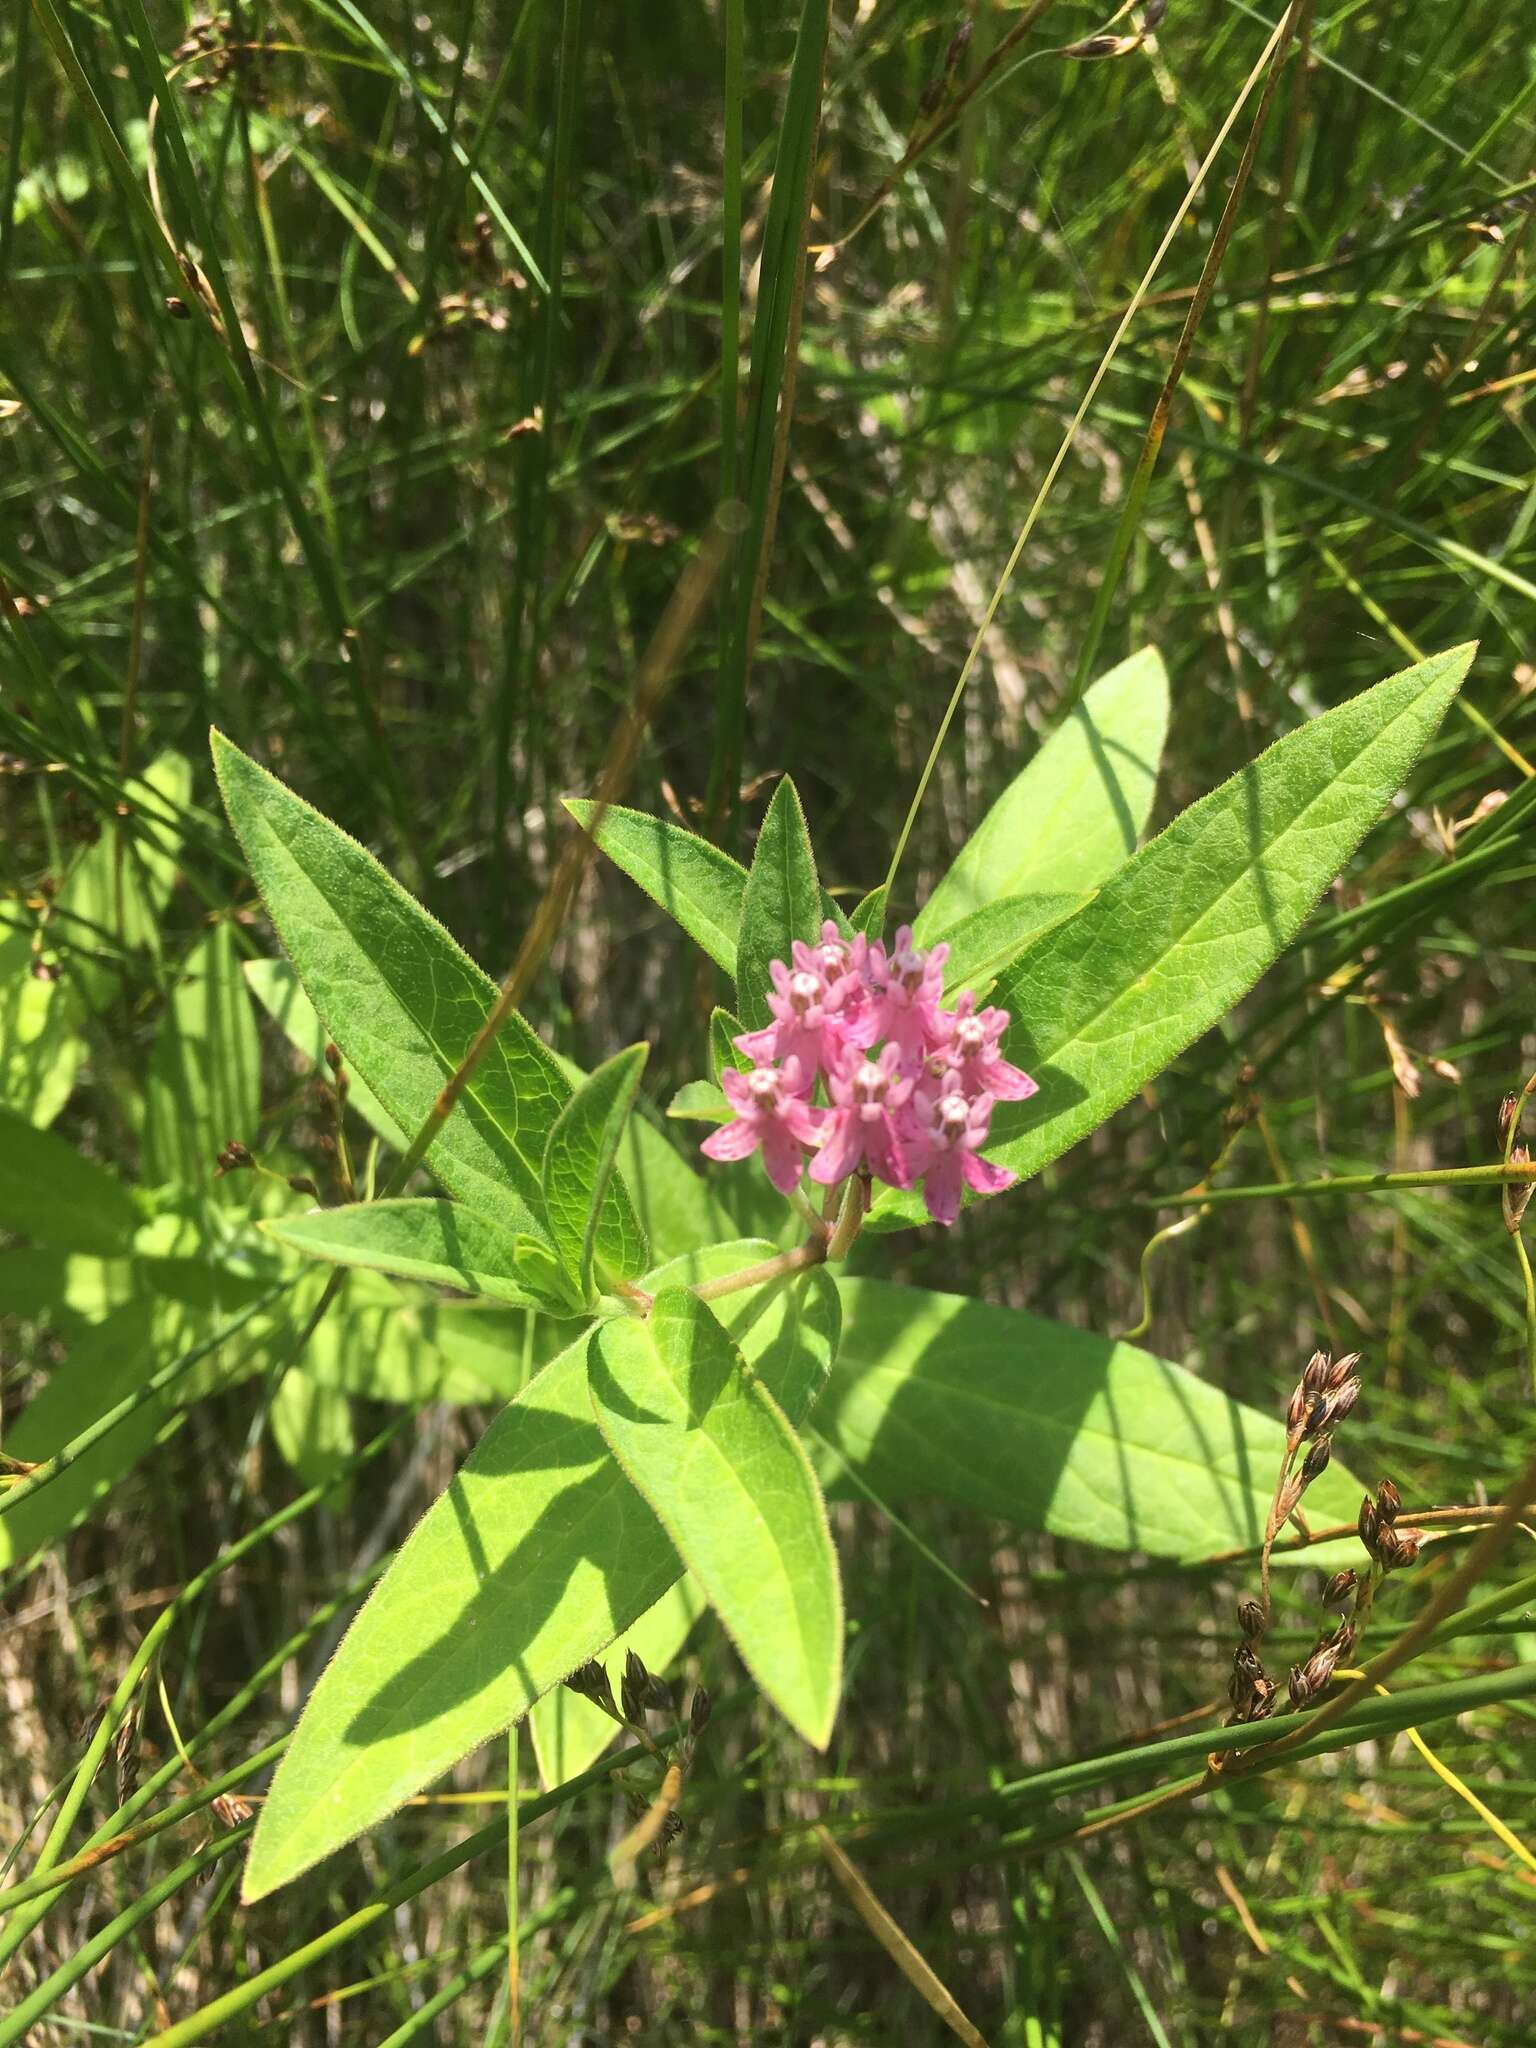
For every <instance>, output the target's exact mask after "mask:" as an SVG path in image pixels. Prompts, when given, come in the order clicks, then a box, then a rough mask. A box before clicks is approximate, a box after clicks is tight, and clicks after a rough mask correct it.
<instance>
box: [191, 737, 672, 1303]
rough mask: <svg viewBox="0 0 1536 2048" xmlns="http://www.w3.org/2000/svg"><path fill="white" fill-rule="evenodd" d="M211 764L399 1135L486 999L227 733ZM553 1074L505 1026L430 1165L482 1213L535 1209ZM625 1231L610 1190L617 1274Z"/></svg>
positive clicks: (296, 944)
mask: <svg viewBox="0 0 1536 2048" xmlns="http://www.w3.org/2000/svg"><path fill="white" fill-rule="evenodd" d="M213 758H214V766H215V768H216V770H217V772H218V776H219V786H220V788H221V789H222V791H223V793H224V802H225V806H226V808H227V809H228V811H229V815H230V819H231V822H232V823H233V825H234V827H235V831H236V833H237V834H238V836H239V839H240V843H241V845H242V846H243V847H244V849H245V855H246V859H247V861H248V862H249V864H250V869H251V875H252V878H253V879H254V881H255V883H256V886H257V887H258V888H259V889H260V890H261V893H262V898H263V900H264V902H265V903H266V906H267V909H268V910H269V912H270V913H271V916H272V922H273V923H274V924H275V925H276V926H277V930H278V934H279V936H280V937H281V939H282V941H283V944H284V945H285V946H286V947H287V949H288V954H289V957H290V959H291V960H292V961H293V964H294V967H295V968H296V970H297V972H298V976H299V979H300V981H301V982H302V983H303V984H304V987H305V990H306V991H307V993H308V995H309V998H310V1000H311V1002H312V1003H313V1004H314V1006H315V1009H316V1011H317V1012H318V1014H319V1016H320V1018H321V1020H322V1021H323V1023H324V1024H325V1026H326V1029H327V1030H328V1032H329V1033H330V1035H331V1037H332V1038H334V1039H335V1041H336V1043H337V1044H338V1045H339V1046H340V1047H341V1050H342V1052H343V1053H344V1054H345V1056H346V1058H347V1060H348V1062H349V1063H350V1064H351V1065H353V1066H355V1067H356V1068H357V1070H358V1072H359V1073H360V1074H361V1075H362V1077H363V1079H364V1080H365V1081H366V1082H367V1083H368V1085H369V1087H370V1088H372V1090H373V1092H374V1093H375V1095H377V1096H378V1098H379V1100H380V1102H381V1103H383V1105H384V1107H385V1109H386V1110H387V1111H388V1113H389V1114H390V1116H391V1117H393V1118H394V1120H395V1122H396V1123H397V1124H399V1125H400V1126H401V1127H402V1129H407V1130H410V1131H412V1132H414V1131H416V1130H417V1129H419V1128H420V1126H421V1125H422V1124H423V1123H424V1122H425V1120H426V1118H427V1115H428V1113H429V1111H430V1110H431V1108H432V1105H433V1103H434V1102H435V1101H436V1100H437V1097H438V1095H439V1093H440V1092H441V1090H442V1086H443V1083H444V1082H445V1081H446V1080H447V1079H448V1077H449V1075H450V1074H452V1073H453V1072H454V1071H455V1069H456V1068H457V1067H458V1065H459V1063H460V1062H461V1061H462V1059H463V1057H464V1055H465V1053H466V1052H468V1050H469V1047H470V1045H471V1043H472V1041H473V1039H474V1037H475V1034H476V1032H477V1031H478V1030H479V1028H480V1026H481V1024H482V1023H483V1022H484V1021H485V1017H486V1014H487V1012H488V1011H489V1009H490V1007H491V1004H492V1003H493V1001H494V1000H495V995H496V990H495V986H494V984H493V983H492V982H491V981H490V979H489V977H488V976H486V975H485V974H483V973H482V972H481V971H480V969H479V968H478V967H477V966H476V965H475V963H474V962H473V961H472V960H471V959H470V958H469V956H468V954H467V953H465V952H463V951H462V950H461V949H460V948H459V947H458V946H457V945H456V944H455V943H454V941H453V940H452V939H451V938H450V937H449V936H448V934H447V932H445V931H444V930H443V928H442V926H441V925H440V924H439V923H438V922H437V921H436V919H435V918H433V917H430V916H429V915H428V914H427V912H426V911H425V910H423V909H422V907H421V905H420V904H419V903H417V902H415V901H414V900H413V899H412V898H411V897H410V896H408V895H407V894H406V892H405V890H404V889H402V888H401V887H400V885H399V883H398V882H396V881H395V880H394V879H393V877H392V876H390V875H388V874H386V873H385V871H384V869H383V868H382V867H380V865H379V863H378V862H377V861H376V860H375V859H374V858H373V856H372V854H370V853H368V852H366V851H365V850H364V849H363V848H362V847H361V846H359V845H358V843H357V841H356V840H355V839H352V838H351V837H349V835H348V834H347V833H345V832H343V831H342V830H341V828H340V827H339V826H337V825H333V824H332V823H331V822H330V820H329V819H328V818H324V817H322V816H321V815H320V813H319V812H318V811H317V810H315V809H314V807H313V806H312V805H310V804H307V803H305V802H304V800H303V799H302V798H301V797H297V796H295V795H294V794H293V792H292V791H291V790H289V789H286V788H285V787H284V786H283V784H282V783H280V782H279V781H278V780H277V779H276V777H275V776H272V775H269V774H268V773H267V771H266V770H265V769H264V768H261V767H258V766H257V764H256V763H255V762H254V761H252V760H251V759H250V758H249V756H248V755H245V754H242V753H241V751H240V749H239V748H238V747H236V746H233V745H232V744H231V743H230V742H229V741H228V740H227V739H226V738H225V737H224V735H223V734H222V733H218V732H216V733H215V734H214V735H213ZM570 1093H571V1090H570V1085H569V1083H568V1082H567V1081H566V1079H565V1076H564V1074H563V1073H562V1072H561V1070H560V1065H559V1062H558V1061H557V1060H556V1059H555V1057H554V1055H553V1053H551V1052H550V1050H549V1048H548V1047H547V1046H546V1045H545V1044H544V1043H543V1041H542V1040H541V1039H540V1038H539V1036H538V1034H537V1033H536V1032H535V1031H533V1030H532V1029H531V1028H530V1026H529V1025H528V1024H527V1023H526V1022H525V1021H524V1020H523V1018H521V1017H520V1016H518V1015H517V1014H516V1012H514V1013H513V1014H512V1015H511V1016H509V1017H508V1018H507V1020H506V1022H505V1024H503V1026H502V1028H501V1030H500V1032H499V1033H498V1035H497V1038H496V1041H495V1043H494V1044H493V1045H492V1046H491V1047H490V1049H489V1050H488V1051H487V1053H486V1055H485V1057H484V1059H482V1061H481V1062H480V1065H479V1067H478V1068H477V1070H476V1072H475V1074H474V1076H473V1077H472V1079H471V1080H470V1083H469V1085H468V1087H467V1088H466V1089H465V1090H464V1093H463V1095H462V1097H461V1098H460V1101H459V1105H458V1107H457V1109H456V1110H455V1111H454V1113H453V1115H452V1116H450V1117H449V1119H448V1121H447V1122H446V1123H445V1124H444V1126H443V1128H442V1131H441V1133H440V1134H439V1136H438V1138H437V1140H436V1141H435V1143H434V1144H433V1146H432V1148H431V1150H430V1152H429V1153H428V1155H427V1160H428V1164H429V1165H430V1166H431V1168H432V1170H433V1172H434V1173H436V1174H437V1176H438V1178H439V1179H440V1180H441V1181H442V1182H443V1184H444V1186H445V1187H447V1188H448V1189H449V1191H450V1192H451V1193H453V1194H456V1195H458V1196H459V1197H460V1198H461V1199H462V1200H464V1201H467V1202H472V1203H473V1204H474V1206H475V1207H476V1208H478V1209H480V1210H482V1211H484V1212H485V1213H487V1214H492V1215H493V1214H494V1213H495V1209H496V1201H497V1197H498V1195H499V1194H500V1193H501V1192H502V1191H503V1190H505V1189H507V1188H510V1189H511V1190H512V1191H513V1193H515V1194H516V1195H518V1196H519V1197H520V1198H521V1199H522V1200H523V1201H524V1202H526V1203H528V1204H529V1206H530V1207H532V1208H534V1209H535V1210H536V1211H537V1210H539V1209H540V1208H541V1207H542V1202H543V1197H542V1194H541V1192H540V1185H539V1174H540V1168H541V1166H542V1164H543V1158H544V1143H545V1140H546V1139H547V1138H548V1136H549V1133H550V1130H551V1128H552V1126H553V1124H554V1121H555V1119H556V1117H557V1116H558V1115H559V1114H560V1111H561V1110H562V1109H563V1108H564V1107H565V1104H566V1102H567V1101H568V1100H569V1099H570ZM633 1229H634V1222H633V1218H632V1216H630V1214H629V1212H628V1198H627V1196H626V1195H625V1193H624V1189H623V1187H622V1185H621V1183H620V1182H619V1181H618V1180H617V1179H615V1180H614V1182H613V1184H612V1186H611V1187H610V1189H609V1197H608V1207H607V1210H606V1211H605V1220H604V1228H603V1231H602V1234H601V1236H600V1239H599V1249H600V1251H601V1252H602V1254H603V1256H604V1257H612V1258H613V1259H614V1260H615V1261H616V1262H619V1263H622V1260H623V1257H624V1247H625V1245H626V1244H627V1243H628V1242H629V1241H630V1233H631V1232H632V1231H633Z"/></svg>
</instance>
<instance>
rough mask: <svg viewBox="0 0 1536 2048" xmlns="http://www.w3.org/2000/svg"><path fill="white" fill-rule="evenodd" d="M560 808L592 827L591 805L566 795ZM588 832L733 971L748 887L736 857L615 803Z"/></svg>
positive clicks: (719, 963)
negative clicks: (744, 892)
mask: <svg viewBox="0 0 1536 2048" xmlns="http://www.w3.org/2000/svg"><path fill="white" fill-rule="evenodd" d="M565 808H566V809H567V810H568V811H569V812H570V814H571V816H572V817H573V818H574V819H575V820H576V822H577V824H578V825H580V826H581V827H582V829H583V830H584V831H588V830H591V827H592V819H593V818H594V817H595V816H596V814H597V808H598V807H597V805H596V804H595V803H593V802H592V801H591V800H590V799H589V798H585V797H567V798H566V799H565ZM592 836H593V838H594V839H595V840H596V841H597V843H598V845H599V846H600V847H601V848H602V849H603V852H604V853H606V854H607V856H608V858H609V859H610V860H611V861H612V862H613V864H614V866H615V867H618V868H622V869H623V870H624V872H625V874H626V875H628V876H629V878H630V880H631V881H632V882H638V883H639V885H640V887H641V888H642V889H643V890H644V891H645V893H646V895H647V896H649V897H650V898H651V899H652V900H653V901H654V902H656V903H659V904H660V905H661V907H662V909H663V910H664V911H666V913H667V915H668V916H669V917H671V918H675V919H676V921H677V922H678V923H679V924H680V925H681V926H682V928H683V930H684V931H685V932H686V933H687V934H688V936H689V938H690V939H692V940H693V941H694V942H695V944H696V945H699V946H702V947H703V949H704V951H705V952H706V953H707V954H708V955H709V957H710V959H711V960H713V961H714V963H715V965H716V966H717V967H723V968H724V970H725V972H726V973H727V974H731V975H734V974H735V972H736V930H737V926H738V925H739V924H740V922H741V898H742V891H743V890H744V889H745V888H746V886H747V871H746V869H745V868H744V867H743V866H742V865H741V863H740V861H735V860H732V858H731V856H730V855H729V854H728V853H722V852H721V850H720V848H719V847H718V846H712V845H711V844H710V842H709V841H708V840H707V839H701V838H700V837H699V835H698V833H696V832H685V831H684V830H683V828H682V827H681V826H680V825H672V824H669V823H668V822H667V820H666V819H665V818H650V817H647V816H646V814H645V813H644V812H643V811H630V810H625V809H624V808H623V807H622V806H621V805H619V804H610V805H609V806H608V808H607V810H606V811H605V812H604V813H603V816H602V822H601V823H600V824H599V825H598V826H597V829H596V830H595V831H594V832H593V833H592Z"/></svg>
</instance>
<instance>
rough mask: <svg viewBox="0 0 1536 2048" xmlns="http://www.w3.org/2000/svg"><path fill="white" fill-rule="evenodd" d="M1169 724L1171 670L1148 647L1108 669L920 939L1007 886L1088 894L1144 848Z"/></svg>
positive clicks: (961, 856)
mask: <svg viewBox="0 0 1536 2048" xmlns="http://www.w3.org/2000/svg"><path fill="white" fill-rule="evenodd" d="M1167 729H1168V678H1167V675H1166V674H1165V673H1164V670H1163V664H1162V661H1161V659H1160V657H1159V656H1158V654H1157V651H1156V650H1155V649H1154V648H1151V647H1144V648H1143V649H1142V650H1141V652H1140V653H1139V654H1133V655H1132V656H1131V658H1130V660H1129V661H1123V662H1121V664H1120V666H1119V667H1118V668H1113V669H1111V670H1110V672H1109V674H1108V675H1107V676H1101V677H1100V678H1099V680H1098V682H1096V683H1095V684H1094V685H1093V687H1092V688H1091V689H1090V690H1088V691H1087V692H1086V693H1085V694H1084V697H1083V700H1082V702H1081V703H1080V704H1077V705H1075V706H1074V707H1073V709H1072V710H1071V711H1070V712H1069V713H1068V714H1067V717H1066V718H1065V719H1064V720H1063V722H1062V724H1061V725H1059V726H1058V727H1057V729H1056V731H1055V732H1053V733H1052V734H1051V736H1050V738H1049V739H1048V740H1047V741H1046V742H1045V744H1044V746H1042V747H1041V748H1040V750H1039V752H1038V753H1037V754H1036V755H1035V756H1034V758H1033V760H1031V761H1030V762H1029V764H1028V766H1027V767H1025V768H1024V769H1023V770H1021V772H1020V773H1019V774H1018V775H1016V776H1015V777H1014V779H1013V781H1012V782H1010V783H1009V785H1008V787H1007V788H1006V789H1005V790H1004V791H1003V793H1002V795H1001V796H1000V797H999V798H998V799H997V802H996V803H995V804H993V806H992V808H991V810H989V811H988V812H987V815H986V816H985V817H984V818H983V819H982V821H981V823H980V824H979V825H978V826H977V827H976V830H975V831H974V832H973V833H972V834H971V836H970V838H969V839H968V840H967V841H966V843H965V845H964V846H963V847H961V849H960V852H959V853H958V854H957V856H956V858H955V863H954V866H953V867H952V868H951V869H950V871H949V873H948V874H947V875H946V876H945V877H944V879H943V881H941V882H940V883H939V886H938V887H937V888H936V889H935V890H934V892H933V894H932V895H931V896H930V897H929V898H928V901H927V902H926V903H925V904H924V905H923V907H922V909H921V911H920V912H919V913H918V915H917V917H916V918H915V919H914V920H913V931H914V933H915V935H916V937H917V940H918V943H919V944H920V945H925V946H926V945H931V944H932V943H933V940H934V939H935V938H936V937H937V936H938V934H939V933H941V932H942V931H943V930H944V929H945V927H946V926H948V925H953V924H957V923H958V922H959V921H960V919H961V918H962V917H966V916H969V914H970V913H971V912H972V911H974V910H979V909H980V908H981V906H982V905H983V904H984V903H991V902H994V901H995V900H996V899H997V898H998V897H999V896H1033V895H1037V894H1047V895H1051V894H1057V893H1060V892H1067V893H1070V894H1075V895H1081V894H1082V893H1083V892H1085V891H1086V890H1089V889H1094V888H1097V886H1098V885H1099V883H1100V882H1102V881H1104V880H1106V879H1107V877H1108V876H1110V875H1112V874H1113V873H1114V872H1115V870H1116V869H1117V868H1118V867H1119V866H1120V865H1121V864H1122V863H1123V862H1124V861H1125V860H1126V859H1127V858H1128V857H1129V856H1130V855H1131V854H1132V853H1134V852H1135V850H1136V841H1137V839H1138V838H1139V837H1140V835H1141V829H1142V827H1143V826H1144V825H1145V824H1146V822H1147V814H1148V812H1149V811H1150V810H1151V808H1152V795H1153V791H1154V789H1155V788H1156V785H1157V764H1158V761H1159V759H1160V757H1161V755H1162V751H1163V739H1164V736H1165V734H1166V732H1167Z"/></svg>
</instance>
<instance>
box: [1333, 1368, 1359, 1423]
mask: <svg viewBox="0 0 1536 2048" xmlns="http://www.w3.org/2000/svg"><path fill="white" fill-rule="evenodd" d="M1360 1385H1361V1383H1360V1381H1359V1380H1357V1379H1352V1380H1346V1381H1345V1382H1344V1384H1343V1386H1342V1387H1340V1388H1339V1390H1338V1392H1337V1393H1336V1394H1330V1395H1329V1397H1328V1426H1329V1428H1330V1429H1331V1428H1332V1427H1333V1425H1334V1423H1336V1422H1342V1421H1343V1420H1344V1418H1345V1416H1346V1415H1348V1414H1349V1412H1350V1410H1351V1409H1352V1408H1353V1407H1354V1405H1355V1403H1356V1402H1357V1401H1358V1400H1359V1398H1360Z"/></svg>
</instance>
